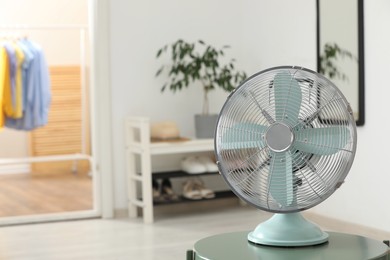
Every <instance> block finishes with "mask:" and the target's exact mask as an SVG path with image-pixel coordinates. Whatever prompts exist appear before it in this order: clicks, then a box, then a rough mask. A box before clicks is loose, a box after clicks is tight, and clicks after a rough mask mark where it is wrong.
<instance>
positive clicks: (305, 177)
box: [214, 66, 356, 213]
mask: <svg viewBox="0 0 390 260" xmlns="http://www.w3.org/2000/svg"><path fill="white" fill-rule="evenodd" d="M278 73H288V74H289V75H291V77H292V78H293V79H295V80H296V81H297V82H298V84H299V87H300V90H301V103H300V107H299V113H298V119H297V120H298V121H297V122H298V123H297V124H295V122H293V121H292V120H291V119H289V118H288V117H287V116H285V117H283V118H282V119H281V120H275V118H276V117H278V115H276V114H277V113H278V110H277V109H276V108H275V99H276V97H275V91H276V90H275V88H274V83H275V82H274V80H275V76H276V75H277V74H278ZM285 92H286V91H285ZM284 94H286V95H285V96H283V97H285V105H284V107H282V108H278V109H279V110H280V111H287V114H288V113H289V112H288V110H289V109H290V108H291V107H293V106H297V104H294V102H298V101H297V100H294V98H295V97H294V96H292V97H291V96H290V94H289V93H284ZM279 95H280V94H279ZM279 99H280V97H279ZM295 99H298V98H295ZM281 109H282V110H281ZM283 109H284V110H283ZM279 117H280V116H279ZM276 123H281V124H283V125H285V126H287V127H288V128H289V129H291V131H297V132H294V133H295V134H296V133H298V132H299V134H300V138H301V140H300V141H301V142H302V140H303V142H307V140H309V141H310V138H311V136H310V135H309V134H308V133H309V132H310V131H311V130H312V129H316V128H321V129H323V128H327V127H334V128H336V127H338V128H340V129H342V130H343V131H339V132H341V133H342V134H343V136H342V137H341V135H340V136H338V138H339V139H342V138H344V139H345V138H348V139H347V140H346V144H345V146H343V147H342V148H340V149H337V151H335V152H334V153H332V154H327V150H326V149H330V148H329V147H328V146H330V145H332V143H335V142H337V140H336V141H335V140H334V138H333V139H332V137H331V136H324V137H322V136H320V135H317V136H316V138H317V139H316V140H317V142H320V144H321V145H319V144H318V145H317V146H319V147H317V148H313V149H314V150H313V151H315V152H317V153H325V154H326V155H325V154H320V155H318V154H312V153H308V152H302V151H300V150H299V149H297V146H298V143H297V141H296V140H292V141H291V144H290V145H288V147H287V146H286V147H287V151H284V152H285V153H288V154H289V156H290V158H292V159H291V164H292V194H291V195H289V196H290V197H292V198H293V199H291V201H292V202H290V203H288V205H286V204H283V203H280V201H278V200H277V199H275V198H274V197H275V196H273V194H272V193H271V191H270V187H271V186H272V189H273V192H274V193H276V192H275V191H279V190H280V191H281V192H283V191H284V189H285V188H286V187H285V185H286V181H284V182H283V181H282V182H281V183H280V184H279V183H278V180H272V174H271V173H272V172H270V171H271V167H272V165H271V162H272V163H273V164H276V163H278V161H276V159H275V157H276V156H278V155H280V154H281V153H279V151H275V150H274V149H273V148H272V146H271V145H270V144H269V141H267V140H265V139H266V138H267V136H266V134H265V133H267V132H266V131H267V130H269V129H270V128H271V127H272V126H273V125H274V124H276ZM240 125H244V127H237V126H240ZM248 125H249V126H248ZM252 125H253V126H252ZM252 127H258V128H260V129H265V130H264V131H263V132H262V133H259V132H256V131H251V128H252ZM244 128H245V129H244ZM280 128H282V127H280ZM248 129H249V130H248ZM296 129H298V130H296ZM329 129H331V128H328V129H325V130H326V131H329ZM344 129H345V130H344ZM320 131H321V130H320ZM344 132H345V134H344ZM231 133H233V136H239V138H241V139H242V138H244V139H245V138H249V139H250V140H259V141H258V145H257V146H248V147H246V146H245V144H242V145H241V146H240V145H237V146H230V147H229V146H226V140H225V139H226V137H224V135H225V136H226V135H231ZM305 134H307V135H308V136H307V138H306V137H305ZM224 138H225V139H224ZM302 138H303V139H302ZM271 139H272V138H271ZM273 140H275V139H273ZM214 142H215V155H216V158H217V164H218V167H219V170H220V173H221V175H222V176H223V177H224V179H225V181H226V182H227V183H228V185H229V186H230V188H231V189H232V191H233V192H234V193H235V194H236V195H237V196H238V197H240V198H241V199H243V200H244V201H246V202H247V203H249V204H251V205H253V206H255V207H257V208H259V209H262V210H265V211H269V212H275V213H289V212H298V211H302V210H305V209H308V208H311V207H313V206H315V205H317V204H319V203H321V202H322V201H324V200H325V199H327V198H328V197H329V196H330V195H331V194H333V192H334V191H335V190H336V189H337V188H339V187H340V185H341V184H342V183H343V182H344V179H345V177H346V176H347V174H348V172H349V170H350V168H351V166H352V162H353V159H354V157H355V152H356V124H355V120H354V118H353V114H352V110H351V108H350V106H349V103H348V102H347V100H346V98H345V97H344V95H343V94H342V93H341V91H340V90H339V89H338V88H337V87H336V86H335V85H334V84H333V83H332V82H331V81H329V80H328V79H326V78H325V77H323V76H322V75H320V74H318V73H316V72H314V71H312V70H309V69H306V68H301V67H294V66H281V67H274V68H270V69H267V70H264V71H261V72H259V73H257V74H255V75H253V76H251V77H250V78H248V79H247V80H246V81H244V82H243V83H242V84H241V85H240V86H239V87H237V88H236V89H235V91H234V92H233V93H231V94H230V96H229V97H228V99H227V100H226V102H225V104H224V106H223V107H222V110H221V112H220V114H219V118H218V122H217V126H216V130H215V141H214ZM251 142H252V143H253V142H255V141H251ZM285 142H287V141H285ZM340 142H341V141H340ZM287 144H288V143H287ZM322 145H323V146H322ZM271 148H272V149H271ZM316 149H317V150H316ZM324 150H325V151H324ZM281 152H283V151H281ZM273 158H274V159H273ZM280 161H283V159H281V160H280Z"/></svg>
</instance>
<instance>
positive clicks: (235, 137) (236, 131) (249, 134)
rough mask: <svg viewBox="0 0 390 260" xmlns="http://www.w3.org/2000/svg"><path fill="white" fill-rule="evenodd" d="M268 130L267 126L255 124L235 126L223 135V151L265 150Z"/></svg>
mask: <svg viewBox="0 0 390 260" xmlns="http://www.w3.org/2000/svg"><path fill="white" fill-rule="evenodd" d="M266 130H267V127H266V126H264V125H258V124H253V123H241V124H237V125H234V126H233V127H232V128H228V129H227V130H226V131H225V132H224V133H223V134H222V139H221V145H222V149H245V148H263V147H264V139H263V134H264V133H265V131H266Z"/></svg>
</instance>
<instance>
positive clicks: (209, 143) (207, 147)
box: [150, 139, 214, 155]
mask: <svg viewBox="0 0 390 260" xmlns="http://www.w3.org/2000/svg"><path fill="white" fill-rule="evenodd" d="M204 151H214V140H213V139H194V140H188V141H183V142H158V143H151V144H150V153H151V154H152V155H157V154H172V153H190V152H191V153H192V152H204Z"/></svg>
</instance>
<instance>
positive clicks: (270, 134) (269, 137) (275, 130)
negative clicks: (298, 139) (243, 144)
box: [265, 122, 294, 153]
mask: <svg viewBox="0 0 390 260" xmlns="http://www.w3.org/2000/svg"><path fill="white" fill-rule="evenodd" d="M265 142H266V144H267V146H268V147H269V148H270V149H271V150H272V151H274V152H277V153H280V152H284V151H287V150H288V149H289V148H290V146H291V144H292V143H293V142H294V134H293V131H292V130H291V128H290V127H289V126H288V125H286V124H284V123H280V122H275V123H273V124H272V125H271V126H270V127H269V128H268V129H267V132H266V133H265Z"/></svg>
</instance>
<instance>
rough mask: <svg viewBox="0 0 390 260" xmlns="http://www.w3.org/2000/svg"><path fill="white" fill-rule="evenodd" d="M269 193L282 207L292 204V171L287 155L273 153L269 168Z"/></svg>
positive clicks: (289, 156)
mask: <svg viewBox="0 0 390 260" xmlns="http://www.w3.org/2000/svg"><path fill="white" fill-rule="evenodd" d="M269 178H271V181H270V193H271V195H272V197H273V198H274V199H275V200H276V201H277V202H278V203H280V204H281V205H282V206H289V205H291V204H292V202H293V197H294V191H293V171H292V162H291V155H290V154H289V153H275V154H274V155H273V157H272V160H271V168H270V177H269Z"/></svg>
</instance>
